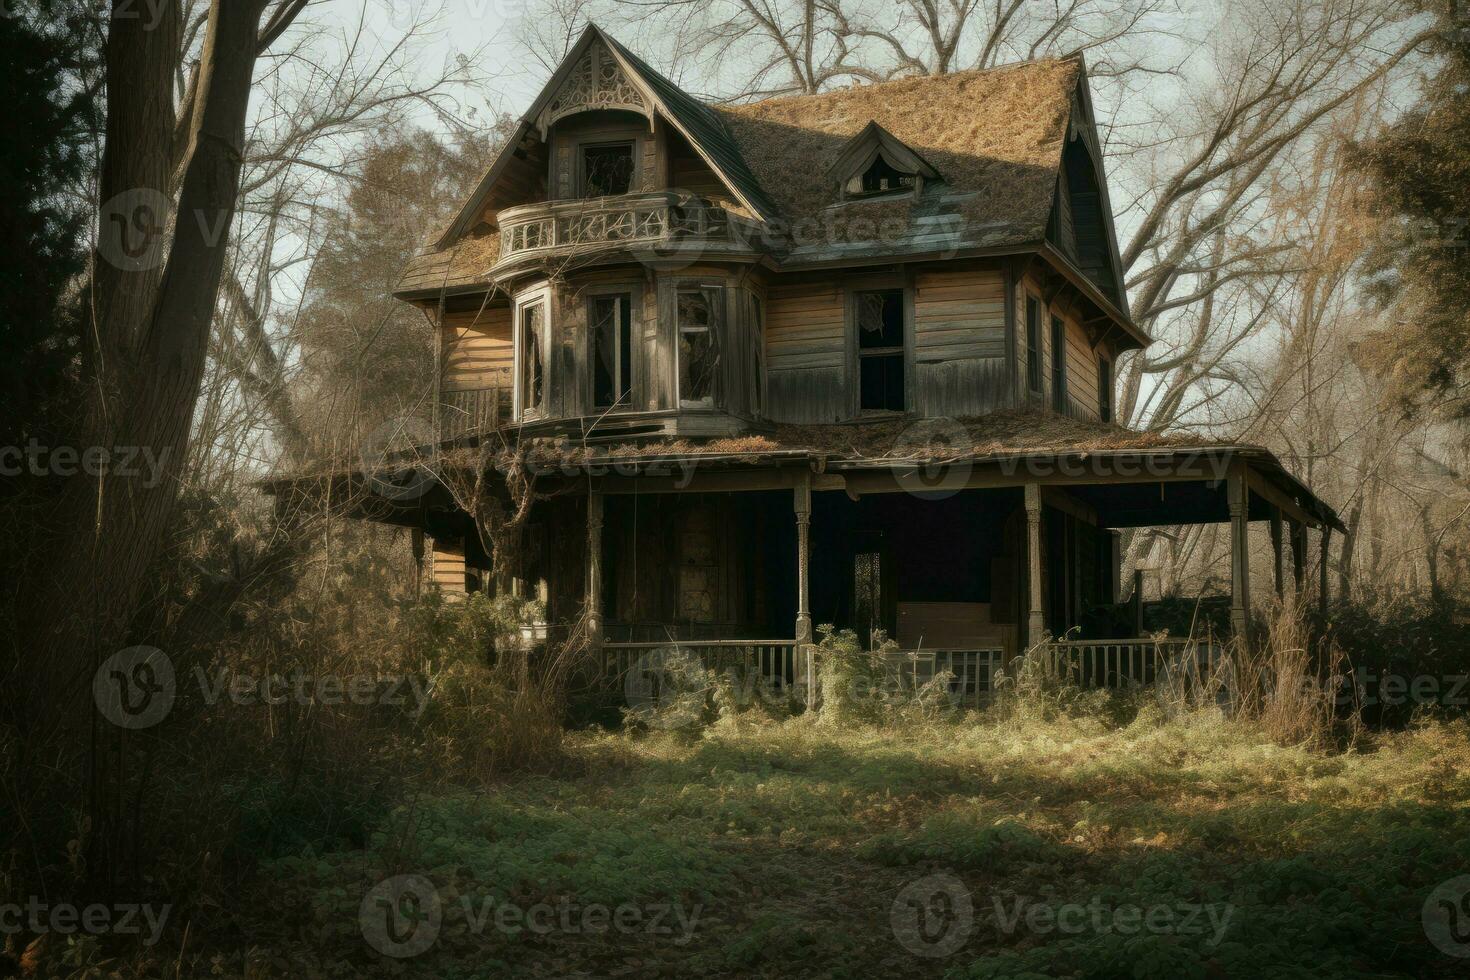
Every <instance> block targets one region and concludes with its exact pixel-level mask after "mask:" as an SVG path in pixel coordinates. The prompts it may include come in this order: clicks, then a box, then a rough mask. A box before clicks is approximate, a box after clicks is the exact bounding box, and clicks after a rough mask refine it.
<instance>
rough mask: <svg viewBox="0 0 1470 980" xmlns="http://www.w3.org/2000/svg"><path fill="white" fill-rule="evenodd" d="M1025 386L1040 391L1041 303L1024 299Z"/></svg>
mask: <svg viewBox="0 0 1470 980" xmlns="http://www.w3.org/2000/svg"><path fill="white" fill-rule="evenodd" d="M1026 386H1027V387H1028V388H1030V389H1031V390H1032V391H1040V390H1041V303H1040V302H1039V301H1038V300H1037V299H1036V297H1035V296H1027V297H1026Z"/></svg>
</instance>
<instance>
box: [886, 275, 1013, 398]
mask: <svg viewBox="0 0 1470 980" xmlns="http://www.w3.org/2000/svg"><path fill="white" fill-rule="evenodd" d="M1005 308H1006V303H1005V280H1004V278H1003V276H1002V275H1001V273H1000V271H999V270H997V269H958V270H944V271H933V272H921V273H919V274H918V276H916V277H915V280H914V324H913V329H914V344H913V350H914V381H915V385H916V387H917V391H916V392H915V395H914V397H912V398H910V399H909V401H910V404H911V405H913V406H914V408H915V410H917V411H918V413H919V414H920V415H927V416H946V415H948V416H961V415H977V414H980V413H982V412H988V411H992V410H994V409H997V408H1001V407H1003V406H1004V405H1006V404H1007V403H1008V402H1009V398H1008V395H1007V393H1006V383H1007V371H1006V326H1005Z"/></svg>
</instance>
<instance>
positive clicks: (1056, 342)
mask: <svg viewBox="0 0 1470 980" xmlns="http://www.w3.org/2000/svg"><path fill="white" fill-rule="evenodd" d="M1051 407H1052V408H1053V409H1055V410H1056V411H1058V412H1062V413H1064V414H1065V413H1066V411H1067V325H1066V324H1065V323H1063V322H1062V318H1061V317H1059V316H1054V317H1052V318H1051Z"/></svg>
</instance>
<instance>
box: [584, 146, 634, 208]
mask: <svg viewBox="0 0 1470 980" xmlns="http://www.w3.org/2000/svg"><path fill="white" fill-rule="evenodd" d="M632 186H633V144H632V143H597V144H593V145H590V146H584V147H582V196H583V197H606V196H608V195H612V194H626V193H628V191H629V190H631V189H632Z"/></svg>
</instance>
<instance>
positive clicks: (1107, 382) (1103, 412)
mask: <svg viewBox="0 0 1470 980" xmlns="http://www.w3.org/2000/svg"><path fill="white" fill-rule="evenodd" d="M1097 414H1098V417H1099V418H1101V419H1102V420H1103V421H1104V422H1111V421H1113V362H1112V361H1108V360H1100V361H1098V362H1097Z"/></svg>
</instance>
